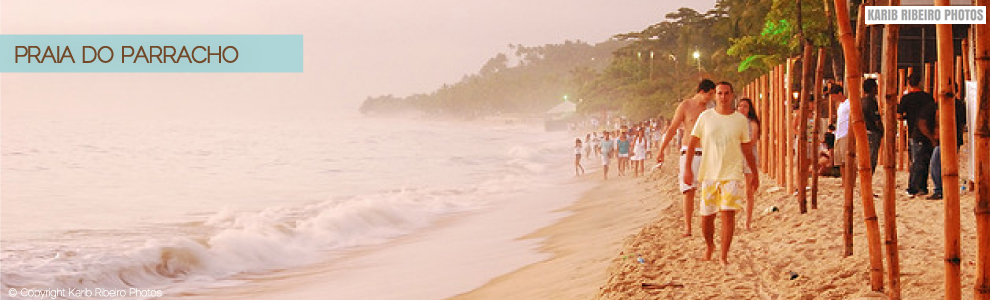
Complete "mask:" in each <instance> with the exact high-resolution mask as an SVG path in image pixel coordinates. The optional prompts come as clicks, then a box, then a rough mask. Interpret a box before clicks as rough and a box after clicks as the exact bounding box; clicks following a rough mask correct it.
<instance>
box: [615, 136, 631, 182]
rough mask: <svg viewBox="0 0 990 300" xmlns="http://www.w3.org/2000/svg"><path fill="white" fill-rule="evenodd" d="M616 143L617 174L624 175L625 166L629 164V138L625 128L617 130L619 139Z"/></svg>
mask: <svg viewBox="0 0 990 300" xmlns="http://www.w3.org/2000/svg"><path fill="white" fill-rule="evenodd" d="M616 144H617V148H618V149H619V176H625V175H626V168H627V167H628V166H629V138H628V136H627V135H626V131H625V130H623V131H621V132H619V140H618V141H617V142H616Z"/></svg>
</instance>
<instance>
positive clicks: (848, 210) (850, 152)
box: [835, 61, 856, 256]
mask: <svg viewBox="0 0 990 300" xmlns="http://www.w3.org/2000/svg"><path fill="white" fill-rule="evenodd" d="M849 64H850V62H848V61H847V62H846V66H847V67H848V66H849ZM848 71H849V70H846V73H847V74H848V73H849V72H848ZM847 93H850V94H851V92H849V91H848V90H847ZM849 101H852V100H849ZM850 104H851V103H850ZM849 114H850V117H851V116H852V109H850V112H849ZM849 127H852V126H849ZM849 131H852V128H849ZM837 140H838V139H837ZM845 140H846V148H845V150H846V152H845V153H838V152H837V153H835V155H836V156H839V155H845V156H846V160H845V163H844V164H843V166H842V174H841V176H842V190H843V191H842V192H843V193H842V199H843V203H844V204H845V205H843V210H842V211H843V215H842V217H843V218H842V221H843V222H842V225H843V228H844V229H845V230H843V235H842V237H843V241H844V243H845V246H846V248H845V249H846V252H845V254H846V256H852V255H853V220H854V216H855V214H854V207H853V204H854V203H855V201H854V197H853V192H854V189H855V188H856V172H855V171H854V170H855V168H856V163H855V161H856V139H855V138H853V137H852V132H848V133H846V136H845Z"/></svg>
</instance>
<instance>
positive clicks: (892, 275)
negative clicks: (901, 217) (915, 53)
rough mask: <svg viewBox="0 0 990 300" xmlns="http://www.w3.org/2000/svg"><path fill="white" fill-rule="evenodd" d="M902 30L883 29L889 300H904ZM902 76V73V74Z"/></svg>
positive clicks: (896, 3)
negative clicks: (900, 237)
mask: <svg viewBox="0 0 990 300" xmlns="http://www.w3.org/2000/svg"><path fill="white" fill-rule="evenodd" d="M900 5H901V0H890V6H900ZM900 30H901V27H900V25H896V24H887V25H884V28H883V38H884V41H883V56H882V57H883V70H884V71H883V72H881V73H882V74H885V75H884V76H883V77H882V80H883V81H882V84H881V86H882V87H883V98H884V104H883V110H884V114H883V130H884V132H885V134H884V136H883V144H882V147H883V148H884V149H885V151H884V152H883V155H884V158H885V159H884V164H883V171H884V172H883V173H884V174H883V175H884V182H883V183H884V184H883V225H884V243H885V244H886V246H887V247H886V248H887V249H886V250H887V278H889V280H888V281H887V297H888V298H889V300H900V299H901V268H900V255H899V254H898V251H897V201H896V200H897V197H896V196H897V182H896V181H897V178H896V175H897V170H896V169H895V164H896V163H897V162H896V158H895V156H896V154H897V152H896V150H895V144H896V143H897V125H898V124H897V120H896V118H895V115H896V114H897V99H898V98H899V97H900V89H899V86H898V84H897V80H898V77H897V74H898V70H897V40H898V37H899V35H900ZM900 73H901V74H903V73H904V72H903V70H901V72H900Z"/></svg>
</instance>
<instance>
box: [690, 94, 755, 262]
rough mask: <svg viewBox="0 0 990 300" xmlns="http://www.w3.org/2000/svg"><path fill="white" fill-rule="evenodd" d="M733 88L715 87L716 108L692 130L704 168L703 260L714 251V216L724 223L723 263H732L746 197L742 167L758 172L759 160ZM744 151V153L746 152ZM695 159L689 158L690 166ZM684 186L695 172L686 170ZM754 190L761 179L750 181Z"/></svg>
mask: <svg viewBox="0 0 990 300" xmlns="http://www.w3.org/2000/svg"><path fill="white" fill-rule="evenodd" d="M732 100H733V92H732V85H731V84H729V83H728V82H720V83H719V84H718V85H717V86H716V87H715V108H714V109H709V110H706V111H705V112H703V113H701V115H699V116H698V120H697V121H696V122H695V124H694V129H693V130H691V138H690V139H689V140H688V149H694V147H697V146H699V145H700V146H701V149H702V155H701V166H700V167H699V168H698V179H699V181H701V233H702V235H703V236H704V238H705V246H706V249H705V254H704V256H703V257H702V260H711V257H712V252H714V250H715V241H714V237H713V235H714V231H715V214H718V215H719V216H720V218H721V220H722V233H721V239H722V247H721V260H722V264H728V262H729V246H731V244H732V235H733V234H734V232H735V227H736V219H735V216H736V211H737V210H739V209H741V208H742V206H740V205H739V201H740V200H742V198H743V195H744V189H745V188H746V187H745V184H746V183H745V182H744V181H745V179H746V177H745V176H744V175H743V166H744V165H745V166H748V167H749V168H750V169H752V170H756V159H755V158H754V157H753V152H752V151H745V150H748V149H750V148H751V147H752V143H751V140H750V133H749V120H748V119H746V117H745V116H743V115H742V114H739V113H737V112H736V109H735V106H733V105H732ZM744 149H745V150H744ZM694 159H695V157H694V156H693V155H688V156H687V163H688V164H691V163H693V161H694ZM684 173H685V174H684V184H691V183H692V182H694V176H695V174H694V171H693V170H691V169H690V168H688V169H685V172H684ZM749 181H750V183H749V184H750V185H752V186H753V188H754V189H756V188H759V187H760V177H759V176H752V177H750V178H749Z"/></svg>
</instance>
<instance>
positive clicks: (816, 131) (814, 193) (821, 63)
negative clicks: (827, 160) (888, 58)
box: [811, 47, 825, 209]
mask: <svg viewBox="0 0 990 300" xmlns="http://www.w3.org/2000/svg"><path fill="white" fill-rule="evenodd" d="M824 76H825V48H821V47H819V48H818V64H817V65H816V69H815V101H814V103H815V105H814V106H812V107H814V113H813V114H812V115H813V116H814V118H815V123H814V124H815V126H814V127H813V128H812V135H811V136H812V137H813V139H814V141H815V143H814V144H812V147H815V151H814V153H815V155H814V156H812V159H811V163H812V164H814V166H815V167H814V168H813V169H814V170H815V171H814V172H811V209H818V141H819V139H820V138H821V137H820V130H821V129H820V128H821V124H819V123H820V122H818V121H819V119H821V117H822V114H821V103H822V77H824Z"/></svg>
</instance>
